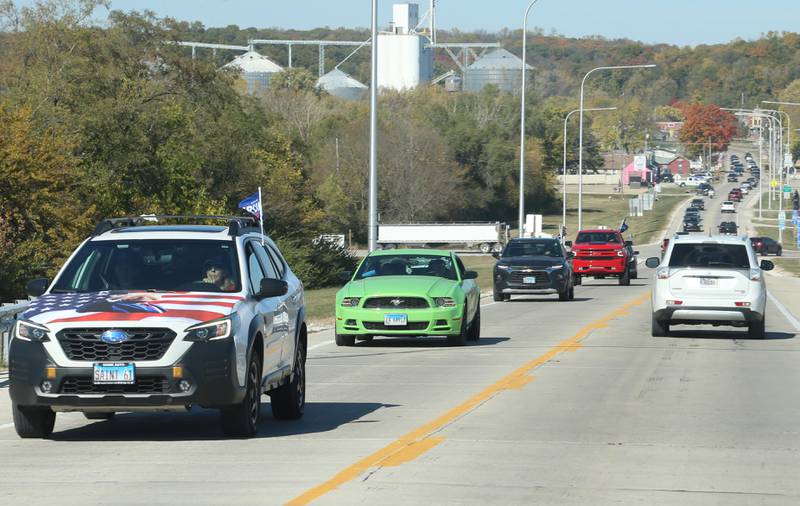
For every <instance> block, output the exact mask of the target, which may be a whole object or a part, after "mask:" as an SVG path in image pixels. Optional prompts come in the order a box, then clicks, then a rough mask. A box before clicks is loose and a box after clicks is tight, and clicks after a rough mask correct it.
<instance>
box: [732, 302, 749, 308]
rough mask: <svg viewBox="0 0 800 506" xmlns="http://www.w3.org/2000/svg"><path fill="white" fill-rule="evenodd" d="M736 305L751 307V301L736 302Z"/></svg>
mask: <svg viewBox="0 0 800 506" xmlns="http://www.w3.org/2000/svg"><path fill="white" fill-rule="evenodd" d="M735 304H736V307H750V303H749V302H735Z"/></svg>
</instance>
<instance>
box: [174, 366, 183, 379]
mask: <svg viewBox="0 0 800 506" xmlns="http://www.w3.org/2000/svg"><path fill="white" fill-rule="evenodd" d="M172 377H173V378H175V379H180V378H183V367H182V366H179V365H176V366H173V367H172Z"/></svg>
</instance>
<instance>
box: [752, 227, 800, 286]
mask: <svg viewBox="0 0 800 506" xmlns="http://www.w3.org/2000/svg"><path fill="white" fill-rule="evenodd" d="M753 228H754V229H755V231H756V234H758V235H757V237H769V238H771V239H774V240H776V241H777V240H778V227H777V226H776V227H769V226H763V225H761V226H759V225H758V224H757V223H755V221H754V226H753ZM783 232H784V233H783V239H784V240H783V251H784V252H785V253H792V254H797V253H800V249H798V248H797V241H796V240H795V231H794V226H793V225H791V223H787V227H786V230H784V231H783ZM769 259H770V260H771V261H773V262H774V263H775V265H777V266H778V267H780V268H781V269H783V270H784V271H786V272H788V273H789V274H791V275H793V276H796V277H800V257H797V258H788V257H775V256H770V257H769Z"/></svg>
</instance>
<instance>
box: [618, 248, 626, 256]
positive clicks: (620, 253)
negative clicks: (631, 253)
mask: <svg viewBox="0 0 800 506" xmlns="http://www.w3.org/2000/svg"><path fill="white" fill-rule="evenodd" d="M617 256H618V257H624V256H625V250H624V249H620V250H617Z"/></svg>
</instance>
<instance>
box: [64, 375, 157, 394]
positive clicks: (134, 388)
mask: <svg viewBox="0 0 800 506" xmlns="http://www.w3.org/2000/svg"><path fill="white" fill-rule="evenodd" d="M60 393H62V394H166V393H169V380H168V379H167V378H165V377H163V376H155V377H144V378H136V383H135V384H133V385H95V384H94V383H93V382H92V378H90V377H88V376H84V377H68V378H64V381H63V382H62V383H61V392H60Z"/></svg>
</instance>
